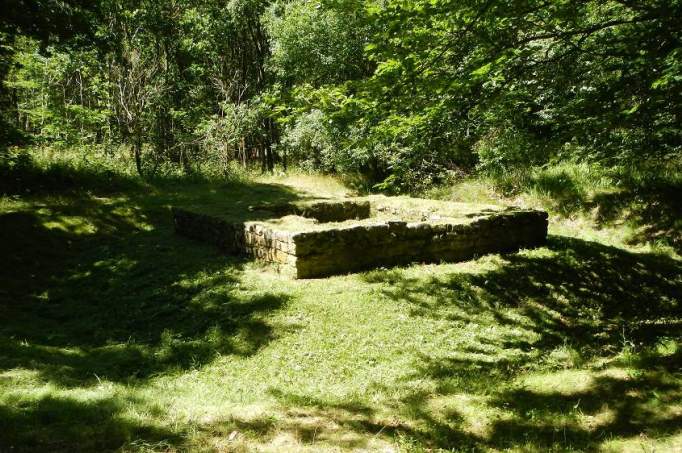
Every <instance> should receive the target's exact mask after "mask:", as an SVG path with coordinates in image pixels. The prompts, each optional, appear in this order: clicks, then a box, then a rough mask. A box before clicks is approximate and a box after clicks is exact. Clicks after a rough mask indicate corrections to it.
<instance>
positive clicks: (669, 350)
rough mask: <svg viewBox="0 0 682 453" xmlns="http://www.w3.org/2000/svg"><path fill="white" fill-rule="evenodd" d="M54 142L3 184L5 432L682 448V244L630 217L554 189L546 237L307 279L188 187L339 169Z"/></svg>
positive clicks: (15, 435) (286, 446) (263, 184)
mask: <svg viewBox="0 0 682 453" xmlns="http://www.w3.org/2000/svg"><path fill="white" fill-rule="evenodd" d="M36 162H37V164H35V166H34V167H31V172H33V173H31V174H32V175H33V176H31V177H32V178H37V179H38V180H42V178H43V177H46V179H47V180H50V178H53V179H52V180H53V181H54V183H52V184H51V185H49V186H48V185H46V186H45V187H44V188H43V189H42V190H39V191H38V192H37V193H36V191H35V190H34V191H32V192H27V191H26V189H28V188H29V186H27V185H26V182H27V181H29V180H30V181H35V179H26V178H25V175H26V173H25V172H23V173H18V172H16V171H14V170H13V171H14V173H13V174H12V176H14V177H15V179H14V181H15V182H14V183H13V184H12V185H11V186H8V187H7V188H6V189H5V192H6V193H7V194H6V195H5V196H3V198H2V199H1V200H0V239H1V242H0V256H2V259H3V266H1V267H0V282H2V286H0V320H2V322H0V451H2V452H4V451H107V450H122V451H187V450H190V451H253V450H259V449H260V450H265V451H325V450H327V451H338V450H350V449H365V450H370V451H377V450H384V451H397V450H400V451H437V450H444V451H450V450H452V451H520V452H521V451H523V452H526V451H538V452H544V451H614V452H615V451H657V452H658V451H679V450H680V449H682V429H681V428H680V427H681V426H682V368H681V365H682V347H681V344H680V339H681V335H680V333H681V332H680V325H681V322H682V313H681V311H680V305H679V303H680V298H681V296H682V262H681V261H680V260H679V258H678V257H677V255H676V251H675V248H674V247H673V246H672V245H667V244H663V245H659V246H656V245H651V241H649V242H647V241H645V236H639V238H640V239H641V240H640V241H639V242H637V243H632V242H629V241H630V239H631V236H630V235H631V234H633V232H636V231H644V230H638V229H636V228H635V226H632V225H631V224H629V223H628V222H624V223H622V224H618V221H617V220H614V223H610V224H608V225H606V226H604V225H603V224H600V223H599V219H598V218H597V217H594V215H593V214H592V213H591V212H589V210H588V212H587V213H585V214H582V213H581V212H582V211H581V210H574V211H572V213H571V214H565V213H564V214H562V213H560V212H559V211H555V212H554V213H553V215H552V219H553V221H552V224H551V227H550V228H551V233H552V235H551V237H550V239H549V242H548V244H547V246H546V247H543V248H539V249H535V250H526V251H522V252H521V253H518V254H512V255H502V256H500V255H491V256H486V257H483V258H480V259H477V260H474V261H469V262H465V263H457V264H440V265H414V266H409V267H402V268H394V269H378V270H375V271H371V272H365V273H360V274H351V275H347V276H339V277H332V278H327V279H320V280H298V281H296V280H290V279H288V278H286V277H285V276H280V275H278V274H277V273H276V272H275V271H274V270H273V269H271V268H269V267H268V266H263V265H259V264H257V263H253V262H251V261H248V260H241V259H237V258H232V257H226V256H222V255H220V254H218V253H217V252H216V251H215V250H214V249H213V248H211V247H208V246H205V245H203V244H201V243H197V242H193V241H191V240H188V239H185V238H182V237H179V236H176V235H175V234H174V233H173V230H172V225H171V219H170V213H169V210H168V207H169V206H170V205H174V204H188V203H189V204H191V203H200V204H207V205H213V206H216V207H217V206H221V205H224V206H225V207H226V209H231V210H233V211H234V212H237V213H241V212H246V211H245V210H244V207H246V206H248V205H250V204H255V203H257V202H273V201H275V200H296V199H301V198H304V197H307V196H318V195H324V196H338V195H342V194H343V193H344V191H345V189H344V188H343V187H342V186H341V185H339V184H338V183H336V182H335V181H333V180H332V179H329V178H322V177H314V176H304V175H297V176H295V177H292V176H275V177H267V178H238V179H235V180H233V181H230V182H228V183H219V182H215V181H214V182H211V181H202V180H196V181H195V182H193V183H187V182H183V183H182V184H181V183H180V182H181V181H178V180H176V179H172V178H171V179H168V180H159V181H154V182H153V183H141V182H139V181H137V180H135V179H134V178H133V177H132V176H130V177H122V176H120V175H121V173H120V172H118V171H117V172H113V171H112V172H111V173H109V179H107V180H104V181H102V180H101V179H99V178H98V177H95V176H97V175H98V174H99V173H96V170H91V169H90V168H89V167H86V166H83V167H76V166H69V165H66V166H64V167H60V168H62V170H60V171H61V173H60V175H59V176H58V177H56V176H54V170H52V168H55V167H53V166H51V164H45V163H44V162H43V161H40V160H39V158H36ZM22 171H23V170H22ZM92 172H95V176H93V173H92ZM46 175H47V176H46ZM64 181H70V182H71V183H72V184H71V185H68V186H67V187H66V188H65V189H64V188H62V189H60V187H64ZM466 184H471V185H477V187H478V189H477V190H478V192H476V193H478V195H476V196H475V197H474V196H472V199H470V200H468V201H477V202H486V201H497V202H499V203H512V202H514V203H519V202H523V203H527V204H532V203H541V201H539V200H538V198H539V196H538V195H537V193H531V192H525V194H522V195H515V196H514V197H513V198H508V197H503V196H501V195H498V193H499V192H497V191H495V190H494V189H491V188H490V186H486V185H485V183H484V182H472V181H470V182H467V183H466ZM31 187H32V186H31ZM112 187H113V188H114V189H115V190H112ZM606 189H607V187H605V188H604V190H606ZM457 191H459V192H457ZM588 192H589V191H588ZM458 193H459V194H460V195H458ZM463 193H467V194H471V193H472V191H466V190H463V188H462V186H453V187H451V188H449V189H448V190H444V189H441V192H440V193H439V194H436V195H439V196H441V197H444V198H450V199H459V200H461V199H464V197H463V196H461V194H463ZM484 194H486V195H485V197H484ZM470 196H471V195H470ZM474 198H475V199H474ZM664 214H665V213H664ZM667 214H669V215H670V216H672V215H673V214H672V213H667ZM240 215H241V214H240ZM244 215H247V214H244ZM619 217H620V218H621V219H622V216H619ZM640 227H643V224H642V225H639V226H637V228H640ZM623 231H625V232H623Z"/></svg>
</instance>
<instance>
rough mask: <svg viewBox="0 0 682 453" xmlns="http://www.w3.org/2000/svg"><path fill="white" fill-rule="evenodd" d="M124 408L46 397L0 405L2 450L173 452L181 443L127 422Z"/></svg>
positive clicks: (114, 402)
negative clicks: (144, 449) (127, 446)
mask: <svg viewBox="0 0 682 453" xmlns="http://www.w3.org/2000/svg"><path fill="white" fill-rule="evenodd" d="M124 403H130V402H129V401H121V400H120V399H118V398H117V399H112V398H104V399H96V400H77V399H72V398H59V397H55V396H45V397H40V398H36V399H31V400H26V401H22V402H20V403H17V404H14V405H12V406H7V405H1V404H0V433H1V434H0V451H3V452H5V451H7V452H9V451H12V452H21V451H26V452H29V451H64V452H67V451H68V452H73V451H114V450H117V449H118V448H119V447H120V446H121V445H123V444H126V443H131V444H132V445H134V446H138V447H148V449H149V450H152V449H154V450H166V451H168V450H170V449H171V447H172V445H173V444H176V443H179V442H180V440H181V438H180V435H179V434H178V433H175V432H171V431H168V430H166V429H164V428H161V427H158V426H154V425H146V424H144V423H140V421H135V420H130V419H127V418H126V417H125V416H124V414H123V412H124V409H125V404H124Z"/></svg>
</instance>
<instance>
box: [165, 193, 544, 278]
mask: <svg viewBox="0 0 682 453" xmlns="http://www.w3.org/2000/svg"><path fill="white" fill-rule="evenodd" d="M323 203H324V204H325V205H327V206H325V208H324V209H320V210H316V211H315V213H316V214H317V215H318V216H319V217H320V218H330V217H331V218H338V217H337V214H338V213H339V212H346V213H348V212H350V211H352V209H355V208H350V207H348V206H346V207H343V209H337V210H334V209H331V208H329V205H330V204H331V203H329V202H323ZM339 204H341V203H339ZM361 209H362V210H363V211H362V212H364V209H365V207H364V205H363V207H362V208H361ZM366 209H367V211H369V203H367V205H366ZM329 212H334V213H335V214H334V215H331V214H330V215H329V216H327V213H329ZM355 212H356V211H355ZM304 213H305V212H304ZM308 213H309V212H308ZM356 213H357V212H356ZM173 215H174V221H175V228H176V231H177V232H178V233H180V234H183V235H185V236H188V237H191V238H194V239H199V240H203V241H207V242H210V243H212V244H215V245H216V246H218V247H219V248H221V249H222V250H224V251H225V252H227V253H232V254H245V255H248V256H253V257H255V258H258V259H261V260H264V261H268V262H272V263H277V264H278V265H280V266H281V267H282V268H283V269H285V270H288V271H290V272H291V273H292V274H293V275H294V276H295V277H297V278H314V277H324V276H328V275H335V274H342V273H347V272H353V271H359V270H365V269H371V268H374V267H378V266H391V265H398V264H409V263H412V262H440V261H461V260H466V259H470V258H472V257H475V256H478V255H483V254H486V253H500V252H511V251H515V250H518V249H520V248H529V247H535V246H538V245H541V244H543V243H544V242H545V240H546V237H547V213H545V212H542V211H534V210H518V209H514V210H506V211H497V212H492V213H486V214H485V215H484V216H482V217H476V218H474V219H473V220H467V219H461V221H458V222H456V221H454V220H452V221H449V222H448V221H422V222H409V223H408V222H404V221H399V220H395V221H394V220H381V221H372V219H369V220H362V221H359V222H357V223H356V224H348V222H346V223H345V224H341V225H334V224H330V225H329V226H326V225H325V224H321V225H316V227H315V228H311V229H308V230H305V229H304V230H303V231H288V230H287V229H286V228H284V227H280V226H278V225H276V224H273V223H266V222H245V223H230V222H227V221H224V220H221V219H219V218H216V217H212V216H207V215H204V214H199V213H194V212H191V211H187V210H184V209H177V208H176V209H174V210H173Z"/></svg>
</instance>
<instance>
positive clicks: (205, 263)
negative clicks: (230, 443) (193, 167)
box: [0, 183, 297, 386]
mask: <svg viewBox="0 0 682 453" xmlns="http://www.w3.org/2000/svg"><path fill="white" fill-rule="evenodd" d="M211 191H213V193H212V192H211ZM207 192H208V193H207ZM246 193H249V194H253V193H256V194H257V195H256V196H258V197H260V198H259V199H260V200H263V199H264V198H265V199H268V195H269V196H270V198H271V199H274V200H280V199H295V198H296V197H297V194H295V193H294V192H292V191H291V190H289V189H286V188H283V187H280V186H269V185H262V184H255V183H244V184H241V185H237V184H231V185H230V186H224V187H218V188H216V187H215V186H193V187H191V188H190V189H189V191H187V192H183V191H182V190H180V189H176V190H174V191H172V192H171V191H167V192H165V191H159V192H157V193H154V194H147V195H145V194H142V193H136V194H132V196H131V198H128V197H124V196H120V197H98V196H95V195H92V194H84V193H75V194H68V195H64V194H62V195H60V196H58V197H49V196H42V197H40V198H24V199H22V203H23V204H19V205H18V207H17V208H14V209H16V210H15V211H14V212H6V213H4V214H0V234H1V237H2V241H1V242H0V255H2V256H3V259H4V260H5V262H4V263H3V266H2V267H1V268H0V280H1V281H3V286H2V288H1V289H0V313H1V314H2V319H3V323H2V325H0V370H3V369H4V370H7V369H12V368H28V369H33V370H36V371H39V373H40V376H41V378H42V379H44V380H46V381H50V382H57V383H59V384H60V385H67V386H83V385H89V384H93V383H96V382H98V380H99V379H108V380H115V381H125V380H130V379H137V380H139V379H146V378H148V377H151V376H154V375H156V374H159V373H163V372H166V371H169V370H173V369H188V368H195V367H199V366H201V365H203V364H205V363H207V362H209V361H210V360H212V358H213V357H215V356H216V355H217V354H237V355H250V354H253V353H254V352H255V351H257V350H258V349H259V348H260V347H261V346H262V345H264V344H265V343H267V342H268V341H269V340H270V339H271V338H272V336H273V331H272V328H271V327H270V325H269V324H268V323H267V322H266V321H265V319H264V318H265V317H266V315H267V313H269V312H271V311H273V310H277V309H279V308H281V307H282V306H283V305H285V304H286V303H287V301H288V300H289V296H287V295H285V294H282V293H275V292H269V293H262V294H257V295H253V294H252V293H248V291H245V290H242V289H240V285H239V283H240V279H241V277H240V275H241V269H242V266H243V264H244V262H243V261H242V260H241V259H239V258H234V257H226V256H222V255H220V254H218V253H217V252H216V251H215V250H214V249H212V248H211V247H207V246H205V245H203V244H201V243H196V242H193V241H189V240H186V239H184V238H182V237H178V236H176V235H175V234H174V233H173V230H172V221H171V218H170V213H169V211H168V209H167V206H168V204H170V203H174V202H176V201H183V202H188V203H189V202H191V201H192V199H194V198H202V199H206V198H211V197H213V199H215V200H216V201H215V202H216V203H218V202H219V201H222V203H223V205H225V206H228V205H234V201H235V200H234V199H233V198H231V197H240V195H242V194H246ZM250 196H253V195H250ZM244 198H247V197H242V199H244ZM245 208H246V207H245ZM4 282H7V283H6V284H5V283H4Z"/></svg>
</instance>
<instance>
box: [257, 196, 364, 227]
mask: <svg viewBox="0 0 682 453" xmlns="http://www.w3.org/2000/svg"><path fill="white" fill-rule="evenodd" d="M249 209H250V210H252V211H268V212H272V213H273V214H275V215H276V216H277V217H281V216H285V215H298V216H301V217H308V218H312V219H316V220H318V221H320V222H342V221H344V220H353V219H366V218H368V217H369V215H370V203H369V201H367V200H341V201H339V200H317V201H298V202H292V203H281V204H260V205H255V206H251V207H250V208H249Z"/></svg>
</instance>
